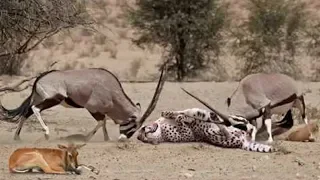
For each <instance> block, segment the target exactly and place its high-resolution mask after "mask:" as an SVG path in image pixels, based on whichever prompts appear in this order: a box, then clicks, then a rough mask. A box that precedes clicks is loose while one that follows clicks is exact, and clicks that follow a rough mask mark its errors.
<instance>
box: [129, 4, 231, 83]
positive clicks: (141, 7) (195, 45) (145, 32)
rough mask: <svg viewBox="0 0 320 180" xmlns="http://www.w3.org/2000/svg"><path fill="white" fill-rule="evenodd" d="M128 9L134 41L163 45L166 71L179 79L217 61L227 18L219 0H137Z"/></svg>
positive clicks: (142, 45) (141, 43) (140, 44)
mask: <svg viewBox="0 0 320 180" xmlns="http://www.w3.org/2000/svg"><path fill="white" fill-rule="evenodd" d="M128 12H129V13H128V18H129V21H130V23H131V25H132V26H133V27H135V28H136V30H137V32H138V33H137V34H138V35H139V36H138V38H136V39H134V40H133V42H134V43H136V44H137V45H138V46H140V47H144V45H150V44H157V45H160V46H161V47H163V48H164V49H165V52H166V54H165V57H166V61H167V62H168V73H170V74H171V75H174V76H175V79H177V80H178V81H182V80H183V78H184V77H186V76H193V75H195V73H196V71H195V70H199V69H202V68H205V67H207V66H208V65H209V63H215V62H217V59H218V57H219V53H220V47H221V44H222V35H221V33H222V29H223V25H224V23H225V21H226V13H225V12H226V11H225V6H222V5H219V3H218V0H197V1H184V0H137V1H136V8H129V9H128Z"/></svg>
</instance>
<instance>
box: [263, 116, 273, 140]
mask: <svg viewBox="0 0 320 180" xmlns="http://www.w3.org/2000/svg"><path fill="white" fill-rule="evenodd" d="M271 123H272V121H271V118H268V119H266V120H264V124H265V125H266V127H267V131H268V134H269V138H268V143H271V142H273V139H272V131H271Z"/></svg>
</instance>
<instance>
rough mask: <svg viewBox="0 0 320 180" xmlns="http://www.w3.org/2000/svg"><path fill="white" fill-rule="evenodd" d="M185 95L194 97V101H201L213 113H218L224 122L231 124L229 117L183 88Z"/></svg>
mask: <svg viewBox="0 0 320 180" xmlns="http://www.w3.org/2000/svg"><path fill="white" fill-rule="evenodd" d="M181 89H182V90H183V91H184V92H185V93H187V94H188V95H189V96H191V97H193V98H194V99H196V100H197V101H199V102H200V103H201V104H203V105H205V106H206V107H207V108H208V109H210V110H211V111H213V112H214V113H216V114H217V115H218V116H220V117H221V118H222V119H223V120H225V121H227V122H229V121H230V120H229V117H228V116H227V115H225V114H223V113H221V112H220V111H218V110H216V109H214V108H213V107H211V106H210V105H209V104H208V103H206V102H204V101H203V100H201V99H200V98H198V97H197V96H195V95H193V94H191V93H190V92H188V91H187V90H185V89H183V88H181Z"/></svg>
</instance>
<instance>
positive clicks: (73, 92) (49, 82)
mask: <svg viewBox="0 0 320 180" xmlns="http://www.w3.org/2000/svg"><path fill="white" fill-rule="evenodd" d="M165 72H166V65H163V67H162V71H161V75H160V78H159V82H158V85H157V88H156V90H155V93H154V95H153V98H152V100H151V102H150V104H149V106H148V108H147V109H146V111H145V112H144V114H143V115H141V107H140V104H139V103H136V104H135V103H133V102H132V101H131V99H130V98H129V97H128V96H127V95H126V93H125V92H124V90H123V88H122V86H121V83H120V82H119V80H118V78H117V77H116V76H115V75H114V74H112V73H111V72H110V71H108V70H105V69H102V68H88V69H80V70H66V71H58V70H52V71H48V72H44V73H42V74H41V75H40V76H39V77H38V78H37V79H36V80H35V82H34V84H33V87H32V92H31V94H30V96H29V97H28V98H27V99H25V100H24V101H23V103H22V104H21V105H20V107H18V108H16V109H13V110H8V109H6V108H4V107H3V106H2V105H1V106H0V120H4V121H8V122H19V124H18V127H17V130H16V132H15V135H14V139H15V140H19V139H20V136H19V135H20V131H21V128H22V126H23V123H24V122H25V120H26V119H27V118H28V117H30V116H31V115H32V114H35V116H36V117H37V119H38V120H39V122H40V124H41V126H42V128H43V129H44V131H45V137H46V139H49V128H48V126H47V125H46V124H45V122H44V121H43V119H42V118H41V116H40V112H41V111H43V110H45V109H48V108H51V107H53V106H56V105H59V104H61V105H63V106H65V107H70V106H71V107H73V108H85V109H87V110H88V111H89V112H90V114H91V115H92V116H93V117H94V119H95V120H97V121H98V124H97V125H96V127H95V128H94V129H93V130H92V131H91V132H89V133H88V134H87V135H86V140H90V139H91V137H92V136H93V135H94V134H95V133H96V132H97V130H98V129H99V128H101V127H102V129H103V135H104V140H105V141H108V140H109V135H108V133H107V129H106V125H105V123H106V120H105V119H106V115H107V116H108V117H110V118H111V119H112V120H113V121H114V122H115V123H116V124H120V127H119V128H120V137H121V138H130V137H131V136H132V135H133V134H134V133H135V132H136V131H137V130H138V129H139V128H140V127H141V125H142V123H143V122H144V121H145V120H146V119H147V117H148V116H149V115H150V114H151V113H152V111H153V110H154V108H155V106H156V104H157V101H158V99H159V96H160V93H161V91H162V87H163V85H164V82H165V74H166V73H165ZM120 137H119V138H120Z"/></svg>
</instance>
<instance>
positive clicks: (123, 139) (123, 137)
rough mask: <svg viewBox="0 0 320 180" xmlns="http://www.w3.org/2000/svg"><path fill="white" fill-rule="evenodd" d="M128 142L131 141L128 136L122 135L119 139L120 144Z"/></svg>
mask: <svg viewBox="0 0 320 180" xmlns="http://www.w3.org/2000/svg"><path fill="white" fill-rule="evenodd" d="M128 140H129V139H128V137H127V136H126V135H124V134H120V136H119V138H118V141H119V142H126V141H128Z"/></svg>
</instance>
